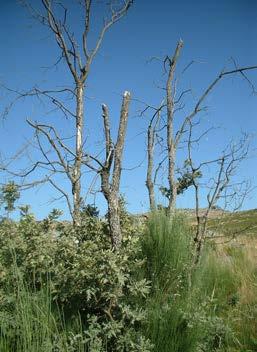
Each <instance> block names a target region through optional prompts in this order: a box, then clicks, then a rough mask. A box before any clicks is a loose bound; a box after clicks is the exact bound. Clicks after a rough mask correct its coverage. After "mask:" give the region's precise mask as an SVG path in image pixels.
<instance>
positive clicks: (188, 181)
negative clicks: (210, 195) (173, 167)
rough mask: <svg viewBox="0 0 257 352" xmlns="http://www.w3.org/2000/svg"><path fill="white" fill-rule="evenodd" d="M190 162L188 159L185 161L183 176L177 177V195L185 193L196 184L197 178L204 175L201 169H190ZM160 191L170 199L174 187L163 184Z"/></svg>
mask: <svg viewBox="0 0 257 352" xmlns="http://www.w3.org/2000/svg"><path fill="white" fill-rule="evenodd" d="M188 163H189V161H188V160H186V161H185V162H184V167H183V171H182V173H181V176H180V177H178V178H177V181H176V185H177V195H180V194H183V193H184V192H185V191H186V190H187V189H188V188H189V187H191V186H192V185H193V184H194V182H196V181H197V179H199V178H201V177H202V172H201V171H200V170H196V171H194V172H192V171H191V169H189V165H188ZM160 191H161V193H162V195H163V196H164V197H166V198H168V199H170V198H171V197H172V192H173V190H172V189H169V188H167V187H164V186H161V187H160Z"/></svg>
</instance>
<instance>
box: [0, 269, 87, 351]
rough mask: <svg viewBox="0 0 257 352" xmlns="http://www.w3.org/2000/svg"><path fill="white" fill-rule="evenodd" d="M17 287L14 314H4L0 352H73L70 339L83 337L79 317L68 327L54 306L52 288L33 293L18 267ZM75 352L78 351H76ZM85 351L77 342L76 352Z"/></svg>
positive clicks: (44, 288) (16, 274) (2, 314)
mask: <svg viewBox="0 0 257 352" xmlns="http://www.w3.org/2000/svg"><path fill="white" fill-rule="evenodd" d="M15 276H16V280H17V288H16V290H15V292H10V293H14V294H15V296H16V297H15V302H14V307H13V309H12V311H11V312H1V317H0V351H1V352H53V351H56V352H57V351H58V352H70V351H72V349H71V348H70V347H68V346H69V343H68V342H69V340H70V336H74V335H76V334H77V336H81V335H82V324H81V322H80V319H79V317H77V318H76V319H75V321H74V323H73V324H72V325H71V324H66V323H65V320H64V318H63V316H62V314H61V312H60V311H59V310H58V308H57V307H56V306H54V305H53V303H52V302H53V300H52V296H51V293H50V289H49V287H50V282H49V286H47V287H43V288H41V289H40V290H33V289H32V288H31V287H29V286H28V285H27V283H26V282H25V281H24V280H23V278H22V276H21V275H20V273H19V272H18V269H17V267H16V268H15ZM74 351H75V350H74ZM82 351H85V344H84V343H83V341H82V340H81V342H80V341H79V340H77V341H76V352H82Z"/></svg>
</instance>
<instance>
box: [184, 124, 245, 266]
mask: <svg viewBox="0 0 257 352" xmlns="http://www.w3.org/2000/svg"><path fill="white" fill-rule="evenodd" d="M192 130H193V124H192V122H191V123H190V126H189V138H188V142H187V151H188V159H187V161H186V164H187V167H188V168H189V170H190V172H191V175H192V186H193V187H194V194H195V217H196V230H195V236H194V242H195V264H197V263H198V262H199V259H200V256H201V251H202V247H203V244H204V241H205V238H206V233H207V226H208V220H209V216H210V213H211V211H212V210H213V209H214V208H215V207H216V206H217V204H219V203H220V202H222V203H223V207H222V209H223V210H224V211H225V210H226V209H227V207H229V209H230V210H231V208H232V203H233V201H235V200H236V201H237V202H236V205H235V207H234V210H237V209H239V208H240V207H241V205H242V203H243V201H244V199H245V197H246V195H247V194H248V193H249V190H250V188H249V182H247V181H245V180H244V181H240V182H238V181H237V182H235V181H233V179H234V177H235V175H236V172H237V170H238V167H239V166H240V164H241V163H242V162H243V161H244V160H245V159H246V158H247V156H248V152H249V138H248V136H247V135H243V137H242V139H241V140H240V141H239V142H238V143H230V144H229V145H228V146H227V147H226V148H225V150H224V151H223V152H222V154H221V155H220V156H219V157H217V158H216V159H213V160H207V161H203V162H200V163H199V162H198V163H197V162H196V161H195V160H194V158H193V155H192V154H193V153H192V151H193V145H194V140H193V138H192ZM197 140H198V141H199V139H197ZM206 167H208V168H210V167H213V169H214V172H213V174H216V176H212V177H211V178H210V179H209V181H208V182H207V184H206V183H204V181H203V180H202V179H203V178H204V177H205V169H206ZM199 173H200V174H201V178H197V177H194V175H196V174H199ZM203 189H205V190H208V191H207V196H206V201H207V206H206V207H201V204H200V203H201V199H200V192H201V191H202V190H203Z"/></svg>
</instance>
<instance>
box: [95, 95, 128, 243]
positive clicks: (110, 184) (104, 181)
mask: <svg viewBox="0 0 257 352" xmlns="http://www.w3.org/2000/svg"><path fill="white" fill-rule="evenodd" d="M129 103H130V93H129V92H125V93H124V96H123V102H122V107H121V113H120V123H119V129H118V136H117V141H116V143H115V145H114V144H113V142H112V138H111V133H110V119H109V111H108V107H107V106H106V105H104V104H103V105H102V111H103V121H104V132H105V161H104V163H102V165H103V166H102V168H101V170H100V171H99V173H100V176H101V187H102V192H103V194H104V196H105V199H106V201H107V204H108V222H109V228H110V234H111V239H112V244H113V247H114V248H116V249H117V248H118V247H119V246H120V244H121V239H122V235H121V226H120V208H119V200H120V194H119V190H120V177H121V166H122V156H123V149H124V142H125V135H126V130H127V122H128V109H129ZM112 166H113V170H111V169H112Z"/></svg>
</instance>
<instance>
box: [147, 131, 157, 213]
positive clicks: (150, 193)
mask: <svg viewBox="0 0 257 352" xmlns="http://www.w3.org/2000/svg"><path fill="white" fill-rule="evenodd" d="M147 140H148V146H147V159H148V163H147V176H146V187H147V190H148V196H149V203H150V209H151V210H152V211H153V210H155V196H154V183H153V181H152V174H153V158H154V155H153V153H154V130H153V127H152V126H151V125H149V127H148V132H147Z"/></svg>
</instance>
